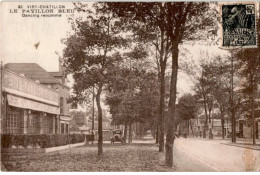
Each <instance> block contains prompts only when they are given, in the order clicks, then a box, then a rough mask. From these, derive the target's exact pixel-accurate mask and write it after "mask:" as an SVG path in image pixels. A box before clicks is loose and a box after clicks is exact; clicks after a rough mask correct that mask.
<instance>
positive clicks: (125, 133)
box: [123, 119, 127, 144]
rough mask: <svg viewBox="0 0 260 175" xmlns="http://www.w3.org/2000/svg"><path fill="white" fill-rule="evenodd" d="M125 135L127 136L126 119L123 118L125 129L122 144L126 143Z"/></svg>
mask: <svg viewBox="0 0 260 175" xmlns="http://www.w3.org/2000/svg"><path fill="white" fill-rule="evenodd" d="M126 137H127V119H125V131H124V139H123V143H124V144H126Z"/></svg>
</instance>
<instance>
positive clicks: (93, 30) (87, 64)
mask: <svg viewBox="0 0 260 175" xmlns="http://www.w3.org/2000/svg"><path fill="white" fill-rule="evenodd" d="M75 6H76V9H77V10H78V11H81V12H82V11H83V12H85V13H86V15H87V18H86V20H84V19H82V18H78V19H76V20H75V21H72V22H71V24H72V27H73V29H74V33H73V34H71V35H70V36H69V37H68V38H66V39H64V44H65V45H66V47H65V49H64V51H63V63H64V66H65V67H66V68H67V71H68V73H71V74H72V75H73V78H74V81H75V83H74V85H73V90H74V93H75V95H76V96H77V97H78V98H79V99H82V98H84V96H85V95H86V91H87V90H88V89H90V88H92V87H94V88H95V89H96V104H97V108H98V135H99V139H98V155H99V156H102V153H103V148H102V140H103V138H102V108H101V104H100V96H101V93H102V90H103V88H104V86H105V85H106V84H107V83H108V80H109V79H111V72H113V70H114V68H115V65H116V63H117V62H118V61H119V60H117V58H118V57H113V54H114V53H115V52H116V51H117V49H119V48H121V47H122V46H124V45H125V43H126V39H125V38H124V37H122V35H121V32H122V28H121V26H122V25H121V24H120V21H119V20H117V19H115V18H113V17H112V15H111V13H109V11H100V10H99V5H98V4H97V3H95V4H94V5H93V9H92V10H90V9H87V10H86V9H85V7H84V6H83V5H82V4H75Z"/></svg>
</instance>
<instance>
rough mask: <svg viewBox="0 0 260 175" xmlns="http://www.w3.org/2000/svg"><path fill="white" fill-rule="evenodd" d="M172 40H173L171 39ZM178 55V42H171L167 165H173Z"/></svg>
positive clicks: (166, 146)
mask: <svg viewBox="0 0 260 175" xmlns="http://www.w3.org/2000/svg"><path fill="white" fill-rule="evenodd" d="M172 42H173V41H172ZM178 56H179V48H178V44H176V43H172V75H171V86H170V100H169V109H168V115H167V134H166V144H165V150H166V152H165V164H166V166H168V167H172V165H173V143H174V136H175V135H174V129H173V128H175V127H174V115H175V103H176V94H177V75H178Z"/></svg>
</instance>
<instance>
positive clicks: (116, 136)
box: [111, 129, 124, 143]
mask: <svg viewBox="0 0 260 175" xmlns="http://www.w3.org/2000/svg"><path fill="white" fill-rule="evenodd" d="M112 134H113V135H112V137H111V143H115V142H121V143H123V141H124V139H123V137H124V136H123V131H122V130H120V129H116V130H113V132H112Z"/></svg>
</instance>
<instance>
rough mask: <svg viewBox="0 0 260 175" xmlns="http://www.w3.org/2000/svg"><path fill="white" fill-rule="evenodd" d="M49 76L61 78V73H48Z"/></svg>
mask: <svg viewBox="0 0 260 175" xmlns="http://www.w3.org/2000/svg"><path fill="white" fill-rule="evenodd" d="M49 74H50V75H51V76H53V77H62V76H63V74H62V72H49Z"/></svg>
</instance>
